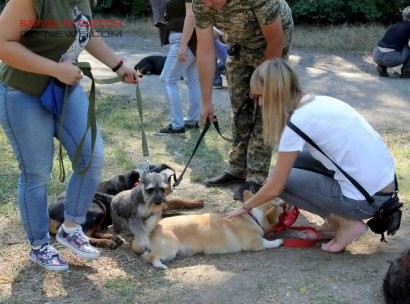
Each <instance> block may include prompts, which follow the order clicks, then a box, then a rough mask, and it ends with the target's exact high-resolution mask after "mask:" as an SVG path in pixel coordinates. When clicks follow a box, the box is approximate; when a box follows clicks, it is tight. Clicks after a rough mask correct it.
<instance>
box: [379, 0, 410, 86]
mask: <svg viewBox="0 0 410 304" xmlns="http://www.w3.org/2000/svg"><path fill="white" fill-rule="evenodd" d="M409 45H410V6H408V7H406V8H405V9H404V10H403V21H400V22H398V23H396V24H394V25H392V26H391V27H389V28H388V29H387V31H386V32H385V34H384V35H383V38H382V39H381V40H380V41H379V42H378V43H377V46H376V48H375V49H374V51H373V60H374V62H375V63H377V72H378V73H379V76H381V77H389V74H388V73H387V68H388V67H389V68H392V67H396V66H399V65H401V64H402V65H403V66H402V68H401V74H400V77H401V78H410V50H409Z"/></svg>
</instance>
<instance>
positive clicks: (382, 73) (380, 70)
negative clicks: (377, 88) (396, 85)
mask: <svg viewBox="0 0 410 304" xmlns="http://www.w3.org/2000/svg"><path fill="white" fill-rule="evenodd" d="M377 72H378V73H379V76H380V77H389V74H388V73H387V67H386V66H384V65H378V66H377Z"/></svg>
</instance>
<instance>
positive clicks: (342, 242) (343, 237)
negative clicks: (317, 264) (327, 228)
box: [322, 219, 368, 253]
mask: <svg viewBox="0 0 410 304" xmlns="http://www.w3.org/2000/svg"><path fill="white" fill-rule="evenodd" d="M367 228H368V227H367V225H366V224H365V223H363V222H362V221H357V220H347V219H346V220H344V221H343V222H341V223H340V229H339V230H338V231H337V232H336V236H335V238H334V239H332V240H331V241H330V242H328V243H326V244H323V245H322V250H323V251H326V252H330V253H337V252H341V251H343V250H345V248H346V247H347V246H348V245H349V244H350V243H352V242H353V241H355V240H357V239H358V238H359V237H360V236H362V235H363V234H364V233H365V232H366V231H367Z"/></svg>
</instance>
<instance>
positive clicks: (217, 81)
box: [212, 78, 223, 89]
mask: <svg viewBox="0 0 410 304" xmlns="http://www.w3.org/2000/svg"><path fill="white" fill-rule="evenodd" d="M212 87H213V88H214V89H222V88H223V85H222V78H221V79H219V78H215V79H214V83H213V86H212Z"/></svg>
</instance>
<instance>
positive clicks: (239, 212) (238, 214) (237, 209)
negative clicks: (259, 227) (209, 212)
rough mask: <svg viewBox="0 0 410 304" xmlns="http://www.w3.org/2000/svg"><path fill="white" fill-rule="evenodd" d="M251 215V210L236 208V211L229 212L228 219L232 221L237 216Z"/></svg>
mask: <svg viewBox="0 0 410 304" xmlns="http://www.w3.org/2000/svg"><path fill="white" fill-rule="evenodd" d="M245 213H249V210H246V209H245V208H243V207H239V208H236V209H235V210H233V211H231V212H228V213H227V215H226V218H228V219H230V218H233V217H236V216H240V215H242V214H245Z"/></svg>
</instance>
